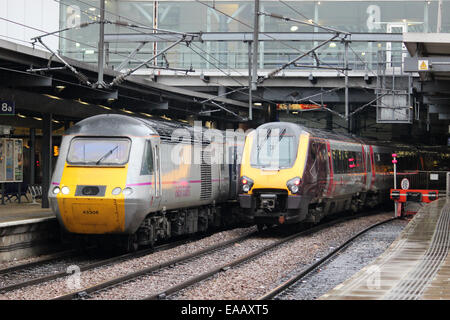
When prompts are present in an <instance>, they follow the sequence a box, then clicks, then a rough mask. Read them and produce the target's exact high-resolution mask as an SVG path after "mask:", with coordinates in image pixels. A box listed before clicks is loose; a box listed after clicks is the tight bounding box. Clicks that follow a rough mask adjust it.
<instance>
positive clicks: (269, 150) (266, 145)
mask: <svg viewBox="0 0 450 320" xmlns="http://www.w3.org/2000/svg"><path fill="white" fill-rule="evenodd" d="M256 138H257V139H256V143H254V144H253V146H252V153H251V156H250V165H251V166H252V167H256V168H258V167H259V168H264V167H278V168H291V167H292V166H293V165H294V163H295V160H296V157H297V141H296V139H295V137H294V136H292V135H287V134H285V133H283V131H282V132H281V133H280V135H279V136H277V135H271V134H270V132H269V133H268V134H267V135H266V136H261V135H260V134H258V135H257V136H256ZM277 149H278V150H277Z"/></svg>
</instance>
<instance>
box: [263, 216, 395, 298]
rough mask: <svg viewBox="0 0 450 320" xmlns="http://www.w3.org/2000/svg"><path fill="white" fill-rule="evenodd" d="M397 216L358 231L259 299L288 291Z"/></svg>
mask: <svg viewBox="0 0 450 320" xmlns="http://www.w3.org/2000/svg"><path fill="white" fill-rule="evenodd" d="M396 219H397V218H391V219H387V220H384V221H381V222H378V223H375V224H373V225H371V226H369V227H367V228H366V229H364V230H362V231H360V232H359V233H357V234H356V235H354V236H352V237H350V238H349V239H348V240H347V241H345V242H344V243H342V244H341V245H340V246H338V247H337V248H335V249H334V250H332V251H331V252H329V253H328V254H327V255H325V256H324V257H323V258H321V259H319V260H318V261H316V262H315V263H313V264H311V265H309V266H308V267H306V268H305V269H303V270H302V271H301V272H300V273H298V274H296V275H294V276H292V277H291V278H289V279H288V280H286V281H285V282H283V283H282V284H280V285H279V286H277V287H276V288H274V289H272V290H271V291H269V292H267V293H265V294H264V295H262V296H260V297H259V298H258V300H270V299H272V298H274V297H276V296H277V295H279V294H281V293H283V292H284V291H286V290H287V289H288V288H290V287H291V286H292V285H294V284H295V283H297V282H299V281H301V280H302V279H304V278H306V277H307V276H308V275H310V274H311V273H312V272H313V271H314V270H317V268H319V267H320V266H321V265H323V264H326V263H327V262H328V261H329V260H330V259H332V258H333V257H334V256H335V255H336V254H337V253H338V252H340V251H342V250H344V249H345V248H346V247H348V246H349V245H350V244H351V243H352V242H354V241H355V240H356V239H358V238H359V237H360V236H362V235H363V234H365V233H367V232H368V231H370V230H372V229H374V228H376V227H378V226H380V225H383V224H386V223H389V222H392V221H394V220H396Z"/></svg>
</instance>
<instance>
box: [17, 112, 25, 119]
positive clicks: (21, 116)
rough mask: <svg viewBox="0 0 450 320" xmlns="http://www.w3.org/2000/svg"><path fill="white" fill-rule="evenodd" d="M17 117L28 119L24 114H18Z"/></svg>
mask: <svg viewBox="0 0 450 320" xmlns="http://www.w3.org/2000/svg"><path fill="white" fill-rule="evenodd" d="M17 116H18V117H20V118H26V116H24V115H23V114H20V113H18V114H17Z"/></svg>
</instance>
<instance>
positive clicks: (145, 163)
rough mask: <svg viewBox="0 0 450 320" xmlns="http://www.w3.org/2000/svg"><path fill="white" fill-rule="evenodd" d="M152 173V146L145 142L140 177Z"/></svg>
mask: <svg viewBox="0 0 450 320" xmlns="http://www.w3.org/2000/svg"><path fill="white" fill-rule="evenodd" d="M152 172H153V152H152V144H151V142H150V141H149V140H147V141H146V142H145V150H144V155H143V157H142V167H141V176H143V175H149V174H152Z"/></svg>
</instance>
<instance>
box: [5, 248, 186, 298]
mask: <svg viewBox="0 0 450 320" xmlns="http://www.w3.org/2000/svg"><path fill="white" fill-rule="evenodd" d="M189 241H192V239H183V240H179V241H175V242H170V243H166V244H162V245H160V246H157V247H155V248H150V249H144V250H140V251H137V252H133V253H126V254H122V255H118V256H114V257H111V258H107V259H102V260H99V261H95V262H92V263H86V264H85V265H82V266H80V271H88V270H92V269H95V268H99V267H103V266H107V265H110V264H113V263H118V262H121V261H125V260H129V259H136V258H139V257H142V256H145V255H148V254H151V253H154V252H158V251H162V250H166V249H168V248H172V247H175V246H178V245H181V244H184V243H186V242H189ZM78 253H79V252H78ZM76 254H77V251H75V250H68V251H65V252H61V253H58V254H54V255H52V256H51V257H47V258H45V259H42V260H40V261H35V262H31V263H26V264H21V265H17V266H12V267H10V268H5V269H2V270H0V277H9V278H11V277H12V276H13V275H14V274H20V273H22V274H23V273H25V274H26V273H27V272H28V273H33V272H34V270H35V269H33V268H36V267H42V266H43V265H45V264H51V263H52V262H55V261H57V260H60V259H67V260H69V259H71V258H73V257H75V256H76ZM67 260H66V261H64V260H63V261H62V263H59V264H62V265H64V266H66V267H67V266H69V265H73V264H74V262H69V261H67ZM29 269H31V270H29ZM51 269H54V268H49V270H48V271H47V273H48V274H47V275H44V276H40V277H36V278H33V279H29V280H25V281H18V282H15V283H12V284H9V285H6V286H3V287H0V294H2V293H6V292H10V291H13V290H17V289H21V288H25V287H29V286H33V285H38V284H42V283H46V282H48V281H51V280H55V279H58V278H62V277H65V276H68V275H70V274H69V273H68V272H67V271H66V270H64V271H58V272H54V271H52V270H51ZM0 281H1V278H0Z"/></svg>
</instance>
